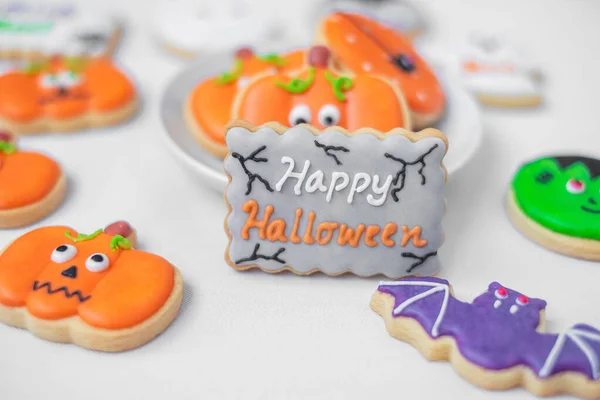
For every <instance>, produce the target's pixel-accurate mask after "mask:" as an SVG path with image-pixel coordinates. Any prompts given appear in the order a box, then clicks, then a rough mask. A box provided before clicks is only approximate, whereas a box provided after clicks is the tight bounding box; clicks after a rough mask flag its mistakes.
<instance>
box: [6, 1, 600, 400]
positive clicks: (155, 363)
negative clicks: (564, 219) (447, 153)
mask: <svg viewBox="0 0 600 400" xmlns="http://www.w3.org/2000/svg"><path fill="white" fill-rule="evenodd" d="M265 1H266V0H265ZM105 2H106V3H107V4H112V5H113V6H115V7H117V8H119V9H121V10H122V12H123V13H124V14H125V16H126V17H127V21H128V25H127V30H126V33H125V36H124V40H123V42H122V44H121V46H120V49H119V51H118V54H117V59H118V62H119V63H121V64H122V65H123V66H124V67H125V68H126V69H127V70H128V71H129V72H130V73H131V75H132V76H133V77H134V78H135V80H136V82H137V83H138V85H139V90H140V93H141V96H142V98H143V110H142V112H141V113H140V114H139V116H138V117H137V118H135V119H134V120H133V121H131V122H130V123H127V124H125V125H122V126H119V127H115V128H110V129H105V130H101V131H95V132H86V133H81V134H74V135H68V136H67V135H65V136H59V135H43V136H38V137H30V138H25V139H23V140H22V141H21V143H20V144H21V147H22V148H25V149H39V150H42V151H46V152H48V153H50V154H52V155H54V156H55V157H56V158H57V159H58V160H59V161H60V162H61V164H62V166H63V167H64V169H65V171H66V173H67V175H68V177H69V184H70V191H69V197H68V199H67V201H66V203H65V204H64V205H63V206H62V207H61V208H60V209H59V210H58V211H57V212H55V213H54V214H53V215H52V216H51V217H49V218H47V219H46V220H44V221H42V222H40V223H38V224H36V226H41V225H47V224H70V225H72V226H73V227H75V228H77V229H79V230H80V231H84V232H91V231H93V230H95V229H97V228H98V227H103V226H104V225H105V224H107V223H110V222H112V221H114V220H117V219H127V220H128V221H130V222H131V223H132V224H133V225H134V226H135V227H136V228H137V230H138V234H139V238H140V246H141V247H142V248H143V249H145V250H148V251H151V252H155V253H157V254H160V255H162V256H164V257H165V258H167V259H168V260H170V261H171V262H172V263H173V264H175V265H177V266H178V267H179V268H180V269H181V271H182V273H183V276H184V279H185V289H184V290H185V292H184V303H183V306H182V309H181V313H180V315H179V317H178V318H177V320H176V321H175V322H174V324H173V325H172V326H171V327H170V328H169V329H167V330H166V331H165V332H164V333H163V334H162V335H161V336H160V337H158V338H157V339H156V340H154V341H153V342H151V343H150V344H148V345H146V346H144V347H142V348H140V349H138V350H134V351H130V352H126V353H122V354H104V353H98V352H93V351H88V350H84V349H81V348H79V347H76V346H73V345H62V344H55V343H50V342H46V341H44V340H40V339H38V338H35V337H34V336H32V335H31V334H29V333H27V332H25V331H22V330H19V329H15V328H12V327H7V326H4V325H2V326H0V398H1V399H7V400H13V399H28V398H45V399H57V400H64V399H86V400H92V399H102V400H106V399H121V398H122V399H138V398H140V399H141V398H143V399H163V398H174V399H241V398H243V399H245V400H250V399H274V400H281V399H311V400H315V399H327V400H334V399H344V400H347V399H384V398H405V399H427V398H432V399H433V398H439V397H441V396H446V397H447V396H450V397H451V398H460V399H462V400H467V399H485V398H503V399H505V398H506V399H520V398H523V399H526V398H531V395H529V394H528V393H527V392H525V391H524V390H522V389H516V390H512V391H509V392H499V393H492V392H486V391H483V390H481V389H478V388H475V387H474V386H472V385H471V384H469V383H467V382H466V381H464V380H463V379H461V378H459V377H458V376H457V375H456V373H455V372H454V371H453V369H452V368H451V367H450V366H449V365H448V364H447V363H432V362H427V361H425V360H424V359H423V358H422V357H421V356H420V354H418V353H417V352H416V350H414V349H413V348H411V347H410V346H409V345H407V344H405V343H402V342H400V341H398V340H395V339H392V338H391V337H389V336H388V334H387V333H386V331H385V328H384V326H383V322H382V320H381V318H380V317H379V316H377V315H376V314H375V313H374V312H373V311H371V309H370V308H369V299H370V296H371V294H372V293H373V291H374V290H375V289H376V286H377V282H378V280H379V279H378V278H373V279H361V278H357V277H354V276H344V277H338V278H330V277H327V276H323V275H315V276H311V277H299V276H294V275H292V274H289V273H284V274H279V275H269V274H265V273H262V272H245V273H240V272H236V271H234V270H233V269H231V268H230V267H228V266H227V265H226V264H225V262H224V261H223V252H224V250H225V246H226V244H227V238H226V235H225V233H224V231H223V220H224V217H225V214H226V207H225V203H224V201H223V200H222V195H221V194H220V193H215V192H213V191H210V190H207V189H206V188H205V187H204V186H203V183H202V181H201V180H200V179H199V178H197V177H195V176H192V175H191V174H190V173H188V172H187V170H185V169H184V168H183V167H182V166H181V165H180V164H179V163H178V162H177V161H176V160H175V159H174V158H173V156H172V155H171V154H170V153H169V152H168V150H167V149H166V146H165V142H164V137H163V136H164V133H163V132H162V129H163V128H162V126H161V123H160V120H159V111H158V104H159V100H160V96H161V94H162V91H163V89H164V87H165V85H166V84H167V83H168V82H169V81H170V80H171V79H172V77H173V76H174V75H175V74H176V73H177V72H178V70H180V69H181V68H182V67H183V66H184V65H185V63H184V62H183V61H181V60H178V59H176V58H174V57H171V56H169V55H166V54H165V53H164V52H163V51H162V49H161V48H160V47H159V46H157V44H156V41H155V40H154V38H153V36H152V24H153V19H152V7H150V6H148V5H147V4H146V1H143V0H137V1H134V0H129V1H123V0H110V1H109V0H105ZM283 3H284V2H283V1H281V3H280V5H281V4H283ZM285 3H286V4H285V7H286V8H287V9H288V12H286V13H285V15H292V16H295V17H296V21H295V22H296V24H297V26H299V27H300V28H301V27H302V26H303V25H302V24H299V25H298V21H302V19H301V18H302V15H304V13H303V12H302V10H301V9H302V8H303V7H306V6H308V5H309V2H305V1H299V2H297V3H301V4H291V3H288V2H287V1H286V2H285ZM417 5H418V6H420V8H421V9H422V10H423V12H424V13H425V15H426V16H427V18H428V21H429V22H430V30H429V32H428V33H427V37H426V39H427V40H430V41H431V43H435V44H446V43H458V42H459V41H460V39H461V38H462V37H464V35H466V34H467V32H468V31H470V30H472V29H476V28H486V29H492V30H496V31H499V32H502V33H504V34H505V35H506V36H507V37H508V38H510V39H512V40H514V41H517V42H518V43H520V44H521V45H522V46H523V47H524V48H525V49H528V50H529V51H530V53H531V56H532V57H533V58H534V59H536V60H538V61H539V63H540V65H541V66H542V68H543V72H544V75H545V85H544V86H545V105H544V106H543V107H541V108H539V109H536V110H492V109H486V110H485V111H484V124H485V129H486V137H485V139H484V142H483V146H482V148H481V150H480V152H479V154H478V155H477V156H476V157H475V158H474V159H473V161H472V162H471V164H470V165H468V166H467V167H466V168H465V169H463V170H462V171H460V172H459V173H458V174H456V175H454V176H452V177H451V179H450V181H449V182H448V188H447V199H448V213H447V216H446V218H445V220H444V226H445V230H446V235H447V239H446V243H445V244H444V246H443V248H442V250H441V251H440V257H441V260H442V262H443V271H442V273H441V275H440V276H441V277H443V278H446V279H448V280H450V282H451V283H452V284H453V285H454V288H455V292H456V294H457V295H458V296H459V297H460V298H462V299H464V300H470V299H472V298H473V297H475V296H476V295H477V294H479V293H480V292H482V291H483V290H485V289H486V287H487V284H488V283H489V282H490V281H493V280H498V281H500V282H501V283H502V284H504V285H507V286H509V287H513V288H515V289H517V290H520V291H522V292H524V293H526V294H528V295H530V296H533V297H542V298H544V299H546V300H547V301H548V303H549V306H548V309H547V320H548V328H549V330H551V331H556V330H561V329H564V328H567V327H568V326H570V325H572V324H574V323H577V322H587V323H590V324H592V325H595V326H600V312H598V307H597V304H598V300H599V299H600V291H599V290H598V285H599V284H598V282H600V265H598V264H597V263H592V262H584V261H579V260H575V259H570V258H567V257H564V256H560V255H557V254H554V253H552V252H550V251H547V250H545V249H543V248H541V247H539V246H537V245H536V244H534V243H532V242H530V241H528V240H526V239H525V238H524V237H523V236H522V235H521V234H520V233H518V232H517V231H515V230H514V229H513V227H512V226H511V225H510V223H509V221H508V219H507V217H506V215H505V212H504V205H503V199H504V194H505V192H506V189H507V185H508V182H509V180H510V178H511V175H512V173H513V172H514V171H515V169H516V168H517V166H518V165H519V164H520V163H521V162H522V161H523V160H526V159H529V158H533V157H536V156H538V155H541V154H545V153H555V152H565V153H566V152H573V153H580V152H581V153H585V154H591V155H596V156H598V153H599V152H600V135H599V131H598V127H597V126H598V124H597V121H596V118H597V117H598V115H599V111H598V100H597V96H598V89H599V88H600V74H599V71H600V55H599V53H598V50H599V49H600V24H598V17H600V1H593V0H587V1H585V0H580V1H566V0H565V1H558V0H556V1H550V0H536V1H533V0H530V1H521V0H504V1H502V2H497V1H482V0H470V1H460V2H458V1H447V0H439V1H428V2H424V1H423V2H419V3H417ZM292 8H298V10H297V11H295V12H294V11H293V10H292ZM450 143H451V142H450ZM450 145H452V144H450ZM27 230H28V229H19V230H8V231H1V232H0V246H1V245H3V244H5V243H8V242H9V241H11V240H12V239H14V238H16V237H17V236H19V235H21V234H23V233H24V232H26V231H27Z"/></svg>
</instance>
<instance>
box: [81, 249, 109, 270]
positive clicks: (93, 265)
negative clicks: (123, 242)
mask: <svg viewBox="0 0 600 400" xmlns="http://www.w3.org/2000/svg"><path fill="white" fill-rule="evenodd" d="M94 256H96V257H97V256H100V257H102V260H101V261H96V260H94V259H93V257H94ZM109 262H110V260H109V259H108V257H107V256H106V255H105V254H102V253H95V254H92V255H91V256H89V257H88V259H87V260H85V267H86V268H87V269H88V271H90V272H102V271H104V270H105V269H106V268H108V264H109Z"/></svg>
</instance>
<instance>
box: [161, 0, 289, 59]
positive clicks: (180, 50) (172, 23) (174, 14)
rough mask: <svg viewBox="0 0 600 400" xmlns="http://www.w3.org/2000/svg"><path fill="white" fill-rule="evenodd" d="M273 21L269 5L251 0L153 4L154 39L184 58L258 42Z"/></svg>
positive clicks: (179, 0)
mask: <svg viewBox="0 0 600 400" xmlns="http://www.w3.org/2000/svg"><path fill="white" fill-rule="evenodd" d="M277 25H278V18H277V15H275V11H274V9H273V7H259V6H256V5H255V4H253V2H252V0H234V1H232V0H220V1H201V2H199V1H195V0H163V1H161V2H159V3H158V6H157V8H156V24H155V26H156V31H157V36H158V39H159V40H160V41H161V42H162V44H163V45H164V46H165V47H166V49H167V50H169V51H170V52H172V53H175V54H176V55H179V56H181V57H186V58H192V57H196V56H198V55H200V54H211V53H217V52H225V53H231V52H234V51H235V50H236V49H237V48H238V47H240V46H242V45H245V46H258V45H261V44H263V43H264V42H265V41H267V40H269V39H270V38H271V36H272V34H273V33H274V29H273V27H276V26H277Z"/></svg>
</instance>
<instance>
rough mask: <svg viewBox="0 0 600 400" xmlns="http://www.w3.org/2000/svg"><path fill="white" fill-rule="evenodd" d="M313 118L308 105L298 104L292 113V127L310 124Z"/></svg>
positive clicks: (290, 118) (290, 119)
mask: <svg viewBox="0 0 600 400" xmlns="http://www.w3.org/2000/svg"><path fill="white" fill-rule="evenodd" d="M311 121H312V116H311V113H310V108H309V107H308V106H307V105H306V104H298V105H297V106H295V107H294V108H292V110H291V111H290V116H289V122H290V126H295V125H299V124H310V123H311Z"/></svg>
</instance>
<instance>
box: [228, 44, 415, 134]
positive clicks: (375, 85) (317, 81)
mask: <svg viewBox="0 0 600 400" xmlns="http://www.w3.org/2000/svg"><path fill="white" fill-rule="evenodd" d="M233 119H239V120H245V121H249V122H251V123H253V124H256V125H260V124H265V123H267V122H278V123H280V124H282V125H284V126H288V127H291V126H294V125H298V124H302V123H305V124H311V125H313V126H315V127H316V128H318V129H325V128H327V127H329V126H340V127H342V128H345V129H348V130H358V129H360V128H372V129H375V130H379V131H384V132H385V131H389V130H392V129H394V128H407V129H410V128H411V120H410V116H409V113H408V108H407V105H406V102H405V100H404V97H403V95H402V93H400V91H399V90H398V89H397V88H396V87H395V85H393V84H392V83H391V82H390V81H389V80H387V79H386V78H384V77H381V76H378V75H375V74H360V75H356V76H354V77H353V78H350V77H348V76H343V75H341V74H340V73H339V72H337V71H336V70H335V68H333V65H332V58H331V52H330V51H329V49H328V48H327V47H325V46H314V47H312V48H311V49H310V50H309V52H308V56H307V65H305V66H304V67H303V68H301V69H299V70H296V71H293V72H290V73H271V72H267V73H264V74H262V75H259V76H257V77H256V78H255V79H254V80H252V81H251V82H249V83H248V84H247V85H246V87H245V88H244V90H243V91H241V92H240V93H239V94H238V96H237V98H236V101H235V103H234V106H233Z"/></svg>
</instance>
